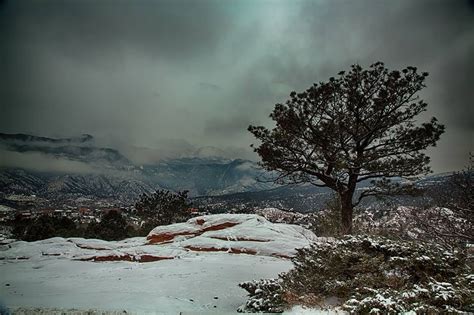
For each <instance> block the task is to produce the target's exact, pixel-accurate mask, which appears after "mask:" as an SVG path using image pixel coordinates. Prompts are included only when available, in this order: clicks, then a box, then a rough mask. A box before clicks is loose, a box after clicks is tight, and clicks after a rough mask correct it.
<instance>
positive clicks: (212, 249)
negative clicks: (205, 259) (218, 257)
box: [184, 246, 257, 255]
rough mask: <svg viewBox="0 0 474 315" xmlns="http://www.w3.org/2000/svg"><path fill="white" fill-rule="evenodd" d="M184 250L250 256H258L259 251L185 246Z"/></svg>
mask: <svg viewBox="0 0 474 315" xmlns="http://www.w3.org/2000/svg"><path fill="white" fill-rule="evenodd" d="M184 248H186V249H189V250H192V251H195V252H229V253H232V254H249V255H256V254H257V251H255V250H253V249H248V248H232V247H231V248H222V247H221V248H217V247H197V246H185V247H184Z"/></svg>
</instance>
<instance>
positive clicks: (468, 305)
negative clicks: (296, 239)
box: [244, 236, 474, 314]
mask: <svg viewBox="0 0 474 315" xmlns="http://www.w3.org/2000/svg"><path fill="white" fill-rule="evenodd" d="M471 258H472V257H471ZM468 259H469V257H467V256H466V253H465V252H462V251H455V250H453V251H447V250H446V249H444V248H442V247H441V246H438V245H433V244H427V243H421V242H410V241H394V240H390V239H387V238H383V237H367V236H351V237H346V238H344V239H341V240H337V241H333V242H328V243H324V244H315V245H312V246H311V247H310V248H305V249H300V250H299V251H298V254H297V256H296V257H295V258H294V260H293V261H294V264H295V267H294V268H293V269H292V270H290V271H289V272H287V273H284V274H281V275H280V278H279V281H280V282H278V283H279V287H277V289H276V290H275V291H271V290H269V289H270V287H268V286H267V285H266V283H268V281H267V282H259V283H258V282H257V284H254V286H253V289H252V290H247V291H249V293H250V298H251V300H256V299H258V300H259V301H267V302H266V303H265V305H267V304H269V302H268V301H270V300H271V298H273V300H274V301H275V302H278V301H281V304H278V305H275V304H272V305H271V307H272V309H275V308H278V309H284V308H286V307H290V306H291V305H292V304H306V305H310V306H311V305H318V304H324V301H325V300H327V299H328V298H333V297H336V298H338V299H339V301H341V302H342V303H341V307H342V308H343V309H345V310H346V311H349V312H351V313H384V314H385V313H400V312H408V311H415V312H417V313H426V312H457V311H474V290H473V288H474V286H473V284H474V275H473V274H472V270H471V268H470V267H469V264H468ZM244 288H245V287H244ZM255 288H257V289H260V291H258V292H259V295H257V294H255V292H257V289H255ZM246 289H247V288H246ZM252 292H254V293H252ZM274 296H276V297H274ZM295 297H296V298H295ZM247 305H250V306H252V305H253V304H252V302H251V301H249V302H248V303H247ZM261 305H262V303H261V304H259V306H260V308H259V309H257V308H251V307H247V310H251V311H270V310H269V309H262V307H261Z"/></svg>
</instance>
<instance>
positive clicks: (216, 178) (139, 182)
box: [0, 133, 275, 201]
mask: <svg viewBox="0 0 474 315" xmlns="http://www.w3.org/2000/svg"><path fill="white" fill-rule="evenodd" d="M0 149H1V152H2V156H3V157H2V161H1V162H2V163H0V191H1V192H2V193H3V194H25V195H28V194H35V195H38V196H41V197H45V198H48V199H61V198H71V197H78V196H87V197H99V198H117V199H120V200H124V201H127V200H133V199H136V198H137V197H138V195H140V194H142V193H145V192H151V191H153V190H156V189H159V188H163V189H170V190H188V191H189V193H190V195H191V196H199V195H223V194H229V193H237V192H250V191H259V190H265V189H269V188H272V187H275V186H274V185H273V184H271V183H265V182H261V181H259V180H258V178H261V177H265V176H267V175H268V174H267V173H266V172H264V171H263V170H261V169H260V168H259V167H258V166H257V164H256V163H255V162H252V161H248V160H242V159H226V158H222V157H218V156H212V155H207V156H206V155H205V154H203V153H204V151H205V152H210V151H212V152H217V151H216V150H214V151H213V150H210V149H209V148H205V149H203V150H199V152H198V154H197V155H196V156H190V157H182V158H174V159H164V160H158V161H156V162H155V163H149V164H145V165H138V164H136V163H134V162H132V161H131V160H130V159H128V158H127V157H126V156H125V155H124V154H122V153H121V152H120V151H119V150H117V149H113V148H106V147H101V146H98V145H96V144H95V141H94V137H93V136H91V135H87V134H85V135H82V136H80V137H75V138H48V137H38V136H34V135H28V134H4V133H0ZM18 161H20V162H18ZM42 164H45V165H46V166H44V165H42ZM58 165H61V166H62V167H60V168H56V166H58Z"/></svg>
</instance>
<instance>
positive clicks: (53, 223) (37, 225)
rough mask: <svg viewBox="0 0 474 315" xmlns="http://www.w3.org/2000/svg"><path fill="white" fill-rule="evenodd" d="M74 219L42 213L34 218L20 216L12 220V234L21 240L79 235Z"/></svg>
mask: <svg viewBox="0 0 474 315" xmlns="http://www.w3.org/2000/svg"><path fill="white" fill-rule="evenodd" d="M81 234H82V233H81V231H80V230H79V229H78V227H77V226H76V224H75V223H74V221H72V220H71V219H69V218H65V217H61V218H58V217H54V216H48V215H42V216H39V217H37V218H36V219H24V218H21V217H20V216H18V217H16V218H15V220H14V221H13V235H14V236H15V238H17V239H20V240H23V241H30V242H31V241H37V240H43V239H47V238H50V237H55V236H60V237H72V236H81Z"/></svg>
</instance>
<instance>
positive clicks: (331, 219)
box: [309, 195, 342, 236]
mask: <svg viewBox="0 0 474 315" xmlns="http://www.w3.org/2000/svg"><path fill="white" fill-rule="evenodd" d="M309 229H310V230H311V231H312V232H313V233H314V234H316V235H317V236H341V230H342V225H341V199H340V198H339V197H338V196H337V195H334V196H333V197H332V198H331V199H330V200H329V201H328V202H327V203H326V209H324V210H321V211H319V212H317V213H315V214H314V215H312V216H311V217H310V225H309Z"/></svg>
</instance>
